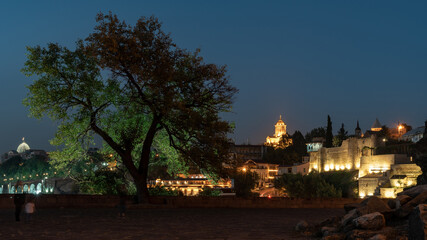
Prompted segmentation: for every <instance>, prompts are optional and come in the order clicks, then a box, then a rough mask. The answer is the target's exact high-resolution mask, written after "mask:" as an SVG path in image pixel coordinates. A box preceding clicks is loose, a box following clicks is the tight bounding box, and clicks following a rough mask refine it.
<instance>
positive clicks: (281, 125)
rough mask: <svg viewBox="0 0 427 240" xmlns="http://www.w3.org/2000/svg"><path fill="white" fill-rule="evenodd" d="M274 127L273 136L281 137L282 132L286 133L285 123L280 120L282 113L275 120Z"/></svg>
mask: <svg viewBox="0 0 427 240" xmlns="http://www.w3.org/2000/svg"><path fill="white" fill-rule="evenodd" d="M274 128H275V133H274V136H275V137H281V136H282V135H283V134H286V124H285V122H283V121H282V115H280V119H279V121H277V123H276V125H274Z"/></svg>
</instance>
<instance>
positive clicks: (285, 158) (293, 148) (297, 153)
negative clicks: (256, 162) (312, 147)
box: [263, 131, 307, 165]
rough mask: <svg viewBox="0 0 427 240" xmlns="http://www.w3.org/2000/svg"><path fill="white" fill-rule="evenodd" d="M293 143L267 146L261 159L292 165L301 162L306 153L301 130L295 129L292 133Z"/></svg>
mask: <svg viewBox="0 0 427 240" xmlns="http://www.w3.org/2000/svg"><path fill="white" fill-rule="evenodd" d="M292 142H293V144H292V145H290V146H288V147H287V148H273V147H267V150H266V152H265V154H264V156H263V161H265V162H268V163H273V164H280V165H292V164H294V163H298V162H301V159H302V157H303V156H305V155H307V146H306V145H305V140H304V137H303V136H302V134H301V132H299V131H295V133H294V134H293V135H292Z"/></svg>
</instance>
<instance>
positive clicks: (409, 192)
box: [397, 184, 427, 198]
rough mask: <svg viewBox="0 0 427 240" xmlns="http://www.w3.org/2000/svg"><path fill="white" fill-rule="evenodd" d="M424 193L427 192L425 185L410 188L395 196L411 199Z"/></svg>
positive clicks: (426, 185)
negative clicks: (405, 196) (404, 196)
mask: <svg viewBox="0 0 427 240" xmlns="http://www.w3.org/2000/svg"><path fill="white" fill-rule="evenodd" d="M425 191H427V184H425V185H418V186H416V187H413V188H410V189H408V190H405V191H403V192H400V193H398V194H397V196H400V195H408V196H410V197H411V198H415V197H417V196H418V195H420V194H421V193H422V192H425Z"/></svg>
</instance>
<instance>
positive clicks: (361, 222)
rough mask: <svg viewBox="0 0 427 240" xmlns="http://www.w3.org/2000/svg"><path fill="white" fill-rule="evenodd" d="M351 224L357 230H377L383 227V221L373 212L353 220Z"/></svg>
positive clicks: (381, 216)
mask: <svg viewBox="0 0 427 240" xmlns="http://www.w3.org/2000/svg"><path fill="white" fill-rule="evenodd" d="M353 223H354V225H355V226H356V227H357V228H359V229H369V230H379V229H381V228H383V227H384V226H385V219H384V216H383V215H382V214H381V213H379V212H374V213H370V214H366V215H363V216H360V217H358V218H356V219H354V220H353Z"/></svg>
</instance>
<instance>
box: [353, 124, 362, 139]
mask: <svg viewBox="0 0 427 240" xmlns="http://www.w3.org/2000/svg"><path fill="white" fill-rule="evenodd" d="M354 135H356V137H361V136H362V129H360V127H359V120H357V127H356V129H354Z"/></svg>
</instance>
